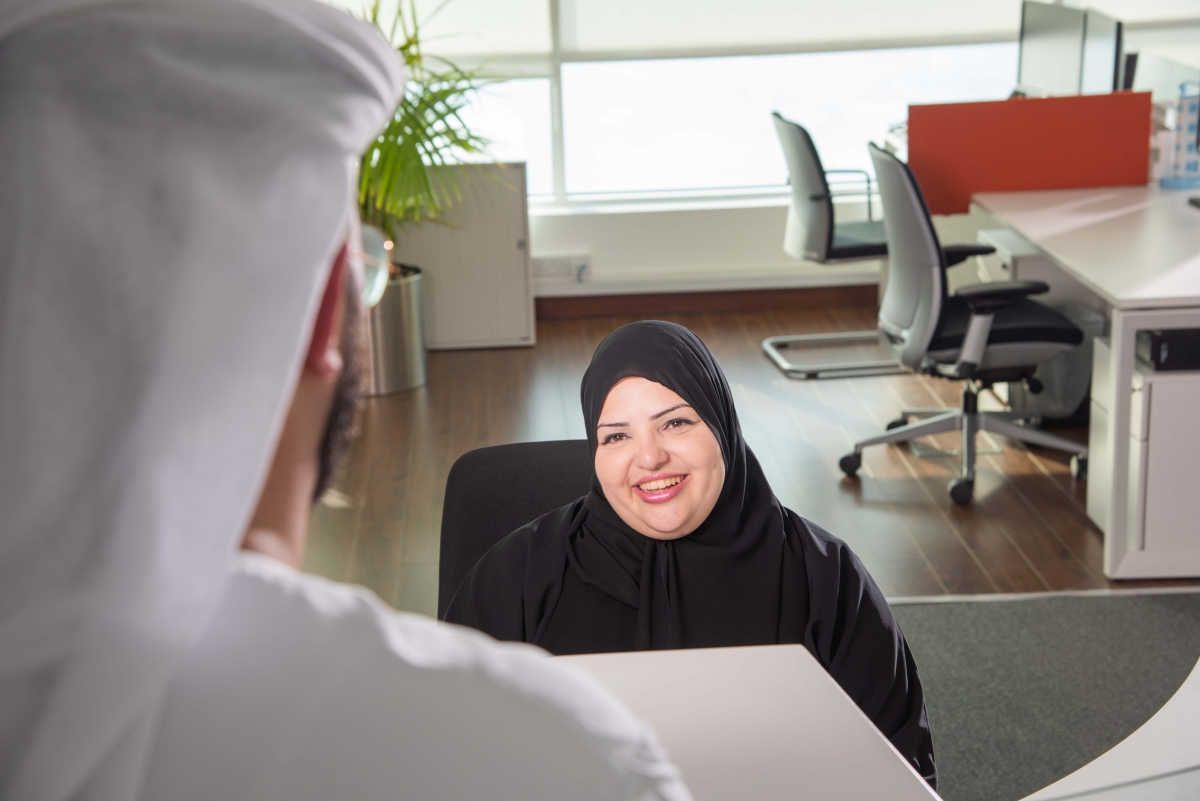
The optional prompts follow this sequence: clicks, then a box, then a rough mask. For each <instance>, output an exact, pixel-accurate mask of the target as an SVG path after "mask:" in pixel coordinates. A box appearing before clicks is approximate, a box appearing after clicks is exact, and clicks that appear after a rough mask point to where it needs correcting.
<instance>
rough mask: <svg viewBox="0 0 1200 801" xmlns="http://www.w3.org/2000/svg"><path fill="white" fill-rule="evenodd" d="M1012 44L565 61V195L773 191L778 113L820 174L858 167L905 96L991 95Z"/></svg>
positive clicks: (1002, 78) (1002, 93)
mask: <svg viewBox="0 0 1200 801" xmlns="http://www.w3.org/2000/svg"><path fill="white" fill-rule="evenodd" d="M1016 76H1017V45H1016V43H1011V42H1006V43H998V44H975V45H952V46H947V47H914V48H903V49H888V50H859V51H849V52H834V53H801V54H792V55H774V56H737V57H723V58H691V59H663V60H654V61H609V62H592V63H587V62H583V63H568V64H564V65H563V67H562V86H563V89H562V91H563V139H564V147H565V172H566V176H565V177H566V191H567V193H568V194H592V193H604V192H646V191H656V190H698V189H717V188H733V187H753V186H780V185H782V184H783V183H784V182H785V181H786V177H787V171H786V167H785V165H784V162H783V154H782V152H781V151H780V148H779V142H778V140H777V138H776V135H775V130H774V127H773V126H772V124H771V119H770V113H771V111H773V110H778V111H779V112H780V113H782V114H783V115H784V116H786V117H789V118H791V119H794V120H796V121H797V122H799V123H800V124H801V125H804V126H805V127H806V128H808V129H809V132H810V133H811V134H812V136H813V139H814V141H815V142H816V145H817V148H818V150H819V151H820V153H821V158H822V161H823V162H824V163H825V167H826V168H827V169H835V168H842V169H846V168H856V169H868V170H869V169H870V166H871V165H870V159H869V157H868V155H867V148H866V144H867V142H868V141H870V140H876V141H879V140H882V139H883V137H884V135H885V134H886V133H887V130H888V127H889V126H891V125H893V124H895V123H902V122H904V120H905V119H906V117H907V115H908V104H909V103H940V102H951V101H964V100H997V99H1001V98H1004V97H1007V96H1008V94H1009V93H1010V92H1011V91H1012V90H1013V87H1014V85H1015V83H1016Z"/></svg>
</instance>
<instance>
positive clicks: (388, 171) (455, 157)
mask: <svg viewBox="0 0 1200 801" xmlns="http://www.w3.org/2000/svg"><path fill="white" fill-rule="evenodd" d="M446 2H450V0H446ZM380 5H381V0H375V2H374V4H373V5H372V7H371V9H370V11H369V12H368V14H367V17H366V19H367V21H368V22H370V23H372V24H373V25H375V27H376V28H378V29H379V30H380V31H381V32H382V33H383V34H384V35H385V36H386V37H388V39H389V41H391V42H392V43H393V44H394V45H395V47H396V51H397V52H398V53H399V54H400V56H401V57H402V58H403V59H404V64H405V66H406V67H407V69H408V83H407V85H406V86H405V89H404V96H403V97H402V98H401V100H400V104H399V105H398V106H397V107H396V111H395V113H394V114H393V115H392V119H391V120H390V121H389V122H388V124H387V127H385V128H384V129H383V131H381V132H380V134H379V136H378V137H377V138H376V140H375V141H374V142H373V143H372V144H371V146H370V147H368V148H367V151H366V153H364V154H363V158H362V164H361V167H360V171H359V186H358V204H359V214H360V215H361V217H362V219H363V222H367V223H370V224H372V225H376V226H378V227H379V228H381V229H382V230H384V231H386V232H388V233H389V234H390V235H391V236H393V237H395V236H396V235H397V234H398V232H399V229H400V228H402V227H403V226H404V225H406V224H408V223H413V222H419V221H422V220H426V221H439V220H441V219H442V218H443V217H444V216H445V214H446V212H447V211H448V210H449V209H450V208H451V207H452V206H454V204H455V203H457V202H458V201H460V200H461V199H462V190H461V187H460V185H459V173H458V171H456V170H452V169H446V168H447V167H451V166H453V165H455V164H461V163H463V162H464V161H467V160H469V157H470V156H473V155H485V154H486V153H487V148H488V144H489V143H488V140H487V139H485V138H484V137H482V136H479V135H477V134H475V133H474V132H472V131H471V130H470V129H469V128H468V127H467V125H466V124H465V123H464V122H463V119H462V116H461V111H462V110H463V108H464V107H465V106H466V105H467V103H468V102H469V98H470V94H471V93H472V92H475V91H477V90H478V89H479V87H480V86H481V85H482V84H483V82H484V79H483V77H482V76H481V74H480V72H479V71H477V70H463V69H460V68H459V67H457V66H456V65H454V64H453V63H451V62H449V61H447V60H445V59H442V58H437V57H429V58H426V57H425V56H424V55H423V54H422V52H421V38H420V25H419V21H418V20H417V13H416V6H415V4H414V3H413V2H412V0H409V2H408V3H403V2H402V3H401V4H400V5H399V7H398V9H397V12H396V16H395V18H394V19H392V20H391V21H390V23H389V22H386V21H385V20H383V19H382V18H381V14H380ZM444 5H446V3H442V5H439V6H438V7H437V8H435V9H434V10H433V11H432V12H431V13H430V15H429V16H430V17H431V16H433V15H434V14H436V13H437V12H438V11H440V10H441V8H442V7H443V6H444ZM428 18H429V17H426V19H428Z"/></svg>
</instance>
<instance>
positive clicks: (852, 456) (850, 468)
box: [838, 453, 862, 478]
mask: <svg viewBox="0 0 1200 801" xmlns="http://www.w3.org/2000/svg"><path fill="white" fill-rule="evenodd" d="M838 467H840V468H842V472H843V473H845V474H846V475H847V476H849V477H850V478H854V477H855V476H856V475H858V468H860V467H862V454H861V453H848V454H846V455H845V456H843V457H842V458H841V459H839V460H838Z"/></svg>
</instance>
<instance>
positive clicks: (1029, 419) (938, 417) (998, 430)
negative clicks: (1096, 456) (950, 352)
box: [838, 381, 1088, 504]
mask: <svg viewBox="0 0 1200 801" xmlns="http://www.w3.org/2000/svg"><path fill="white" fill-rule="evenodd" d="M980 389H981V384H980V383H979V382H976V381H968V382H967V384H966V386H965V387H964V388H963V393H962V407H961V408H959V409H949V410H947V409H906V410H904V411H902V412H901V416H900V417H899V418H898V419H897V420H893V421H892V422H891V423H889V424H888V431H887V433H886V434H880V435H879V436H877V437H871V438H870V439H864V440H862V441H861V442H856V443H854V452H853V453H848V454H846V455H845V456H843V457H842V459H841V461H840V462H839V463H838V466H839V467H841V469H842V471H843V472H844V473H845V474H846V475H847V476H850V477H851V478H853V477H854V476H855V474H857V473H858V470H859V468H860V467H861V466H862V452H863V449H864V448H867V447H869V446H871V445H885V444H888V443H900V442H908V441H910V440H913V439H916V438H917V437H926V436H929V435H931V434H943V433H946V432H949V431H961V432H962V450H961V456H962V460H963V474H962V477H961V478H957V479H955V480H954V481H952V482H950V486H949V492H950V499H951V500H952V501H954V502H955V503H957V504H966V503H970V502H971V495H972V493H973V491H974V487H975V456H976V455H977V451H976V450H975V435H976V434H977V433H978V432H980V431H990V432H992V433H993V434H1000V435H1001V436H1005V437H1008V438H1010V439H1015V440H1018V441H1020V442H1025V443H1028V444H1030V445H1041V446H1043V447H1046V448H1054V449H1055V450H1060V451H1065V452H1067V453H1069V454H1072V459H1071V474H1072V475H1073V476H1075V477H1076V478H1082V477H1083V476H1085V475H1086V474H1087V455H1088V449H1087V446H1086V445H1081V444H1079V443H1078V442H1074V441H1072V440H1069V439H1066V438H1065V437H1059V436H1056V435H1054V434H1047V433H1046V432H1045V431H1041V430H1039V429H1037V428H1034V427H1032V425H1019V423H1033V424H1036V423H1037V422H1040V419H1039V418H1038V417H1037V415H1034V414H1030V413H1028V412H981V411H979V391H980ZM909 417H916V418H918V420H917V422H915V423H909V422H907V421H908V418H909Z"/></svg>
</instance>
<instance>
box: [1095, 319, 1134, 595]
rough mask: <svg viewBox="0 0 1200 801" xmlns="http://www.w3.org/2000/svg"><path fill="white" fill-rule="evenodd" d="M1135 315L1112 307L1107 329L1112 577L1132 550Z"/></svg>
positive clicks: (1107, 542) (1107, 561)
mask: <svg viewBox="0 0 1200 801" xmlns="http://www.w3.org/2000/svg"><path fill="white" fill-rule="evenodd" d="M1139 316H1140V315H1138V314H1137V313H1136V312H1133V313H1130V312H1123V311H1120V310H1118V309H1113V313H1112V325H1111V328H1110V329H1109V331H1110V335H1109V344H1110V347H1111V356H1110V358H1111V359H1112V361H1111V363H1110V367H1109V370H1110V371H1111V372H1110V373H1109V375H1111V376H1112V381H1111V382H1110V384H1109V392H1111V393H1112V397H1109V398H1104V399H1103V400H1104V403H1105V405H1106V406H1107V407H1108V409H1109V416H1108V441H1109V442H1110V443H1111V446H1110V447H1111V448H1112V471H1113V472H1112V482H1111V484H1110V485H1109V486H1110V487H1111V491H1110V492H1111V494H1110V495H1109V497H1108V510H1109V514H1108V521H1109V522H1108V532H1107V533H1106V535H1105V537H1104V574H1105V575H1106V576H1108V577H1109V578H1114V577H1115V576H1116V574H1117V573H1118V571H1119V570H1120V566H1121V562H1123V561H1124V560H1125V555H1126V554H1127V553H1128V552H1129V551H1131V550H1136V549H1137V547H1136V546H1135V545H1133V544H1132V543H1130V541H1129V538H1130V535H1131V533H1132V532H1131V531H1130V526H1129V519H1128V518H1129V513H1128V509H1129V413H1130V405H1131V403H1132V397H1131V388H1132V386H1133V363H1134V355H1135V347H1136V338H1137V328H1138V325H1137V323H1138V317H1139Z"/></svg>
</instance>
